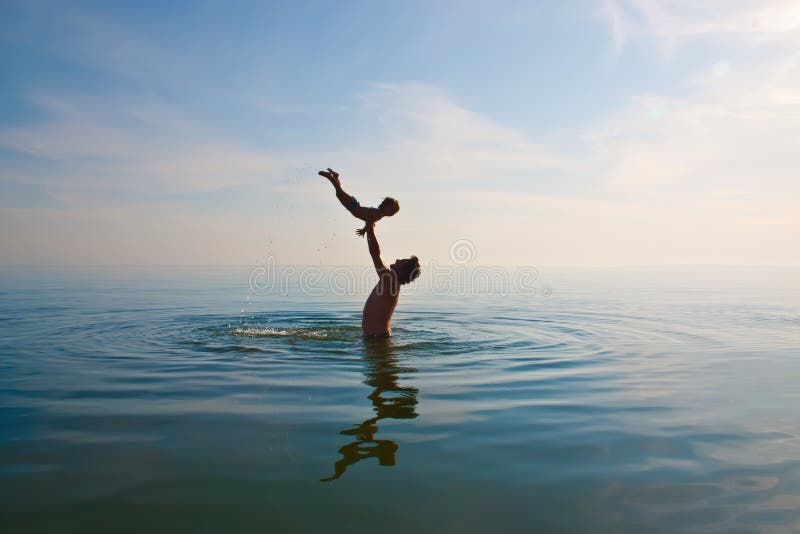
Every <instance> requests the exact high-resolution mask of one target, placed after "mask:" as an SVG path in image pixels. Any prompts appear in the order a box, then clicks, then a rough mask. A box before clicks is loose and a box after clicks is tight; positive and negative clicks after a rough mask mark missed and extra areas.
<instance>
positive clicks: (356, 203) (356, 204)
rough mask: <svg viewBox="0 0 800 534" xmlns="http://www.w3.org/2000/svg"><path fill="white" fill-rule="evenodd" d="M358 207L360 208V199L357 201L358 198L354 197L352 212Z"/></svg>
mask: <svg viewBox="0 0 800 534" xmlns="http://www.w3.org/2000/svg"><path fill="white" fill-rule="evenodd" d="M357 207H359V205H358V199H356V197H353V205H352V206H350V211H353V210H354V209H356V208H357Z"/></svg>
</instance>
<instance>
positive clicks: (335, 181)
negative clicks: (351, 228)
mask: <svg viewBox="0 0 800 534" xmlns="http://www.w3.org/2000/svg"><path fill="white" fill-rule="evenodd" d="M318 174H319V175H320V176H324V177H325V178H327V179H328V181H329V182H330V183H331V185H332V186H333V188H334V189H335V190H336V198H338V199H339V202H341V203H342V206H344V207H345V209H346V210H347V211H350V212H352V211H353V210H354V209H356V208H357V207H358V201H357V200H356V199H355V198H354V197H352V196H350V195H348V194H347V193H345V192H344V190H343V189H342V184H341V183H340V182H339V173H337V172H336V171H334V170H333V169H331V168H328V170H327V171H319V173H318Z"/></svg>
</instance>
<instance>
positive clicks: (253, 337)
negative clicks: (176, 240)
mask: <svg viewBox="0 0 800 534" xmlns="http://www.w3.org/2000/svg"><path fill="white" fill-rule="evenodd" d="M376 279H377V277H376V276H375V274H374V272H370V271H369V270H366V271H365V270H363V269H362V268H361V267H315V266H277V265H272V264H270V265H266V264H265V265H255V266H243V267H176V266H172V267H2V268H0V532H3V533H16V532H44V533H51V532H81V533H86V532H103V533H106V532H203V533H204V532H208V533H216V532H275V533H280V532H322V533H327V532H346V533H361V532H364V533H367V532H369V533H374V532H380V533H393V532H436V533H471V532H475V533H483V532H525V533H529V532H542V533H549V532H559V533H569V532H587V533H598V532H610V533H612V532H613V533H619V532H623V533H624V532H632V533H641V532H647V533H648V534H653V533H659V532H724V533H745V532H770V533H771V532H786V533H792V532H800V268H797V267H761V266H755V267H719V266H677V267H675V266H673V267H657V266H656V267H603V268H566V267H564V268H559V267H542V268H531V267H493V266H486V267H476V266H466V265H453V266H449V267H445V266H434V267H433V268H427V269H426V268H423V274H422V276H421V277H420V279H419V280H418V281H417V282H416V283H414V284H410V285H409V286H406V287H405V288H404V291H403V294H402V295H401V297H400V302H399V304H398V306H397V310H396V313H395V316H394V320H393V336H392V337H391V339H388V340H365V339H363V338H362V336H361V330H360V323H361V310H362V307H363V302H364V300H365V298H366V295H367V294H368V293H369V291H370V290H371V288H372V286H373V285H374V283H375V281H376Z"/></svg>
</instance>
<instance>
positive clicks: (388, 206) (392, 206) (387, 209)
mask: <svg viewBox="0 0 800 534" xmlns="http://www.w3.org/2000/svg"><path fill="white" fill-rule="evenodd" d="M378 209H379V210H380V211H381V213H383V215H384V216H386V217H391V216H392V215H394V214H395V213H397V212H398V211H400V203H399V202H398V201H396V200H395V199H393V198H392V197H386V198H384V199H383V202H381V203H380V205H379V206H378Z"/></svg>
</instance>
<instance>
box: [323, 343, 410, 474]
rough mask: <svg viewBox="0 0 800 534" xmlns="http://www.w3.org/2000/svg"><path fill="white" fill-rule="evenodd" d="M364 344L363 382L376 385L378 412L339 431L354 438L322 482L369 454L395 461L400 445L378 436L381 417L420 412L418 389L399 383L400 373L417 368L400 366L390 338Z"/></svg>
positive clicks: (373, 398) (387, 462)
mask: <svg viewBox="0 0 800 534" xmlns="http://www.w3.org/2000/svg"><path fill="white" fill-rule="evenodd" d="M364 348H365V350H366V357H367V369H366V372H365V374H366V376H367V379H366V380H365V381H364V383H365V384H367V385H368V386H372V387H373V388H375V389H374V390H373V392H372V393H371V394H370V395H369V397H368V398H369V400H371V401H372V406H373V408H374V409H375V413H376V414H377V415H376V416H375V417H372V418H370V419H367V420H366V421H364V422H363V423H361V424H359V425H357V426H356V427H355V428H349V429H347V430H342V431H341V432H340V434H342V435H345V436H353V437H354V438H355V439H354V440H353V442H352V443H348V444H347V445H345V446H343V447H342V448H341V449H339V453H340V454H341V455H342V458H341V459H340V460H338V461H337V462H336V464H334V466H333V470H334V475H333V476H332V477H329V478H323V479H321V480H322V482H328V481H330V480H336V479H337V478H339V477H340V476H342V475H343V474H344V472H345V471H346V470H347V468H348V467H350V466H351V465H353V464H355V463H357V462H360V461H361V460H364V459H366V458H377V459H378V463H380V465H395V464H396V463H397V460H396V458H395V455H396V454H397V449H398V445H397V443H395V442H394V441H392V440H390V439H375V434H376V433H377V432H378V426H377V424H376V423H377V422H378V421H380V420H381V419H387V418H391V419H413V418H415V417H416V416H417V412H416V411H414V408H415V407H416V405H417V392H418V390H417V389H416V388H412V387H400V386H399V385H398V384H397V381H398V379H399V378H400V374H401V373H413V372H416V369H412V368H410V367H400V366H398V363H397V358H395V356H394V349H393V346H392V340H391V338H388V339H366V340H364Z"/></svg>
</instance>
